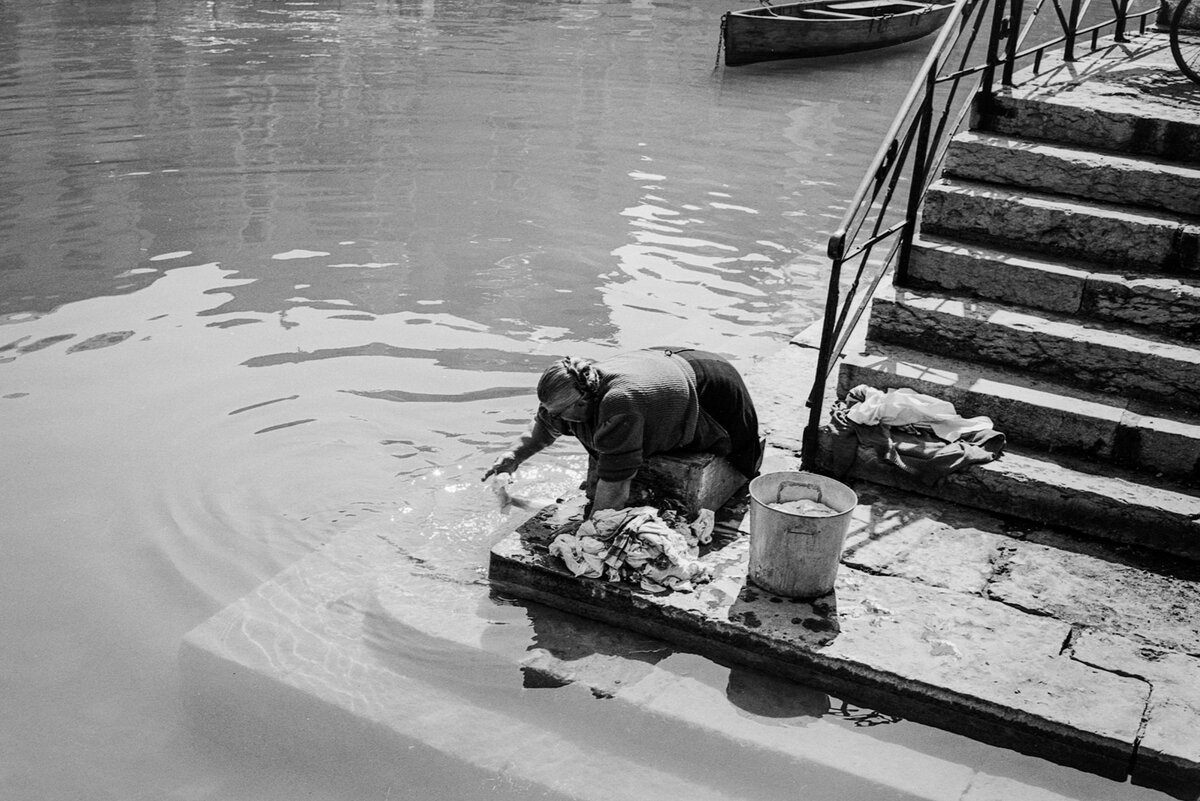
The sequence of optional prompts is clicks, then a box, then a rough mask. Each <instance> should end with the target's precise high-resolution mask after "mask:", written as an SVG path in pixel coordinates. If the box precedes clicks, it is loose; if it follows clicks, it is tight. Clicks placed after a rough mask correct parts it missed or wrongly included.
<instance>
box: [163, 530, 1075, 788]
mask: <svg viewBox="0 0 1200 801" xmlns="http://www.w3.org/2000/svg"><path fill="white" fill-rule="evenodd" d="M395 536H396V535H395V531H394V525H393V524H391V523H389V522H388V521H386V520H383V521H377V522H374V523H371V522H367V523H364V524H362V525H360V526H357V527H355V528H353V529H351V530H348V531H345V532H342V533H341V534H339V535H338V537H337V538H336V539H335V540H333V541H332V542H330V543H329V544H327V545H325V546H324V547H323V548H321V549H320V550H318V551H317V552H314V553H313V554H310V555H309V556H307V557H305V558H303V559H302V560H300V561H299V562H298V563H297V564H295V565H293V566H292V567H290V568H288V569H287V570H285V571H283V572H282V573H280V574H279V575H278V576H276V577H275V578H273V579H271V580H270V581H268V582H266V583H265V584H263V585H262V586H261V587H259V588H258V589H256V590H255V591H254V592H252V593H250V594H249V595H247V596H246V597H244V598H242V599H240V600H238V601H237V602H235V603H233V604H231V605H230V606H228V607H226V608H225V609H223V610H221V611H220V612H218V613H217V614H216V615H214V616H213V617H212V618H210V619H209V620H207V621H205V622H203V623H202V624H200V625H199V626H197V627H196V628H195V629H193V630H192V631H191V632H189V633H188V634H187V636H186V637H185V638H184V641H183V644H182V647H181V650H180V669H181V681H182V684H183V697H184V700H185V702H186V703H187V705H188V707H189V709H190V710H191V713H192V715H193V719H194V721H195V722H196V724H197V725H198V727H199V728H200V729H201V730H202V731H204V732H206V733H208V734H211V735H212V736H213V737H214V739H217V740H219V741H221V742H223V743H224V744H226V745H227V746H228V747H232V748H237V749H243V750H246V751H248V752H252V753H255V754H256V755H258V756H260V757H265V758H271V759H292V758H296V755H297V753H299V754H306V755H309V756H308V757H307V758H308V760H310V761H308V762H306V767H307V768H308V769H323V768H318V767H317V766H314V765H313V764H312V762H311V760H312V756H311V755H312V754H317V755H321V756H320V759H321V760H322V761H321V764H322V765H325V764H326V761H327V762H328V765H329V766H336V767H337V769H338V771H339V772H349V773H350V774H352V775H355V776H358V775H360V774H361V776H362V777H363V780H364V781H367V779H368V778H369V780H370V781H371V782H373V783H378V784H379V785H380V791H379V792H377V793H369V794H364V795H363V796H362V797H384V792H383V789H384V788H386V786H388V785H390V784H397V786H400V784H398V783H402V786H406V787H410V788H411V787H415V786H419V783H420V782H421V781H425V782H429V783H430V786H431V788H436V790H433V789H431V791H430V793H428V795H427V796H426V797H430V798H434V797H437V798H457V799H475V798H478V799H483V798H488V799H491V798H512V799H523V798H533V797H537V798H548V799H560V800H563V801H565V800H567V799H572V800H573V799H594V801H622V800H626V799H627V800H628V801H640V800H641V799H645V798H689V799H693V798H694V799H705V801H734V799H738V800H742V799H751V798H753V799H756V801H758V800H759V799H761V800H762V801H770V800H771V799H775V800H776V801H791V800H792V799H794V798H795V792H796V787H797V784H798V782H799V783H801V784H805V783H808V782H813V783H814V786H817V787H820V788H822V790H823V791H827V792H828V794H829V795H830V797H852V798H883V797H886V798H896V799H902V800H903V801H924V800H927V801H960V800H961V799H964V798H966V799H978V801H986V798H987V796H986V795H977V794H976V791H975V790H974V789H973V788H972V784H973V782H975V781H976V775H975V774H976V772H975V770H974V769H972V768H970V767H968V766H964V765H961V764H958V763H956V762H955V761H954V760H953V759H943V758H941V757H938V756H936V755H934V754H926V753H923V752H922V751H921V750H914V749H912V748H909V747H906V746H904V745H902V744H898V743H890V742H883V741H880V740H879V739H878V738H876V737H875V736H873V735H872V734H871V733H870V732H868V731H867V730H865V729H860V728H858V727H857V726H856V718H862V719H871V718H872V717H874V719H877V720H878V721H879V722H881V723H883V722H888V720H889V718H888V716H885V715H874V713H872V712H871V710H866V709H860V708H855V707H853V705H847V706H846V707H845V708H844V709H842V708H839V707H840V705H839V707H833V706H831V703H830V698H829V697H828V696H827V695H826V694H825V693H823V692H818V691H815V690H813V689H811V688H807V687H804V686H801V685H797V684H795V683H793V682H791V681H788V680H785V679H781V678H779V677H776V676H771V675H767V674H762V673H759V672H757V671H754V670H750V669H744V668H739V669H737V670H736V671H733V672H731V671H730V670H729V669H728V668H722V667H721V666H720V665H717V664H714V663H711V662H708V661H707V660H703V659H701V658H699V657H697V656H695V655H694V654H689V653H680V652H678V651H677V649H675V648H673V647H671V646H669V645H667V644H666V643H664V642H663V641H661V640H655V639H650V638H648V637H645V636H642V635H638V634H634V633H632V632H629V631H624V630H621V629H617V628H612V627H609V626H603V625H600V624H594V623H592V622H590V621H586V620H581V619H579V618H576V617H574V616H572V615H564V614H563V613H561V612H558V611H556V610H554V609H547V608H543V607H536V608H529V609H527V608H525V607H523V606H518V605H515V604H513V603H512V602H511V601H510V600H506V599H504V598H496V597H493V596H492V595H491V594H490V593H491V590H490V588H489V586H488V585H487V584H486V583H484V582H480V581H479V580H478V579H477V578H473V579H468V580H466V581H456V580H454V579H452V578H451V577H449V576H448V575H446V574H444V573H441V572H437V571H434V572H431V570H430V565H429V563H428V560H425V559H423V558H416V557H410V556H407V555H406V553H405V551H404V550H403V549H400V548H397V547H396V545H395V544H394V541H395ZM473 573H474V571H472V575H473ZM447 666H453V669H449V670H448V669H447ZM793 718H794V720H792V719H793ZM906 725H910V724H906ZM929 736H932V737H935V738H936V737H938V736H939V735H938V733H937V732H932V731H931V732H929V733H927V734H926V735H925V737H926V738H927V737H929ZM947 736H948V735H947ZM731 753H734V754H737V759H738V760H739V767H738V769H737V770H736V771H730V770H729V769H728V758H729V755H730V754H731ZM427 765H428V766H430V767H429V768H428V769H429V770H431V771H433V772H434V774H433V776H424V774H423V769H424V767H425V766H427ZM914 766H919V767H918V768H917V769H915V770H912V768H914ZM610 774H611V775H610ZM747 777H752V779H751V780H750V781H747ZM434 781H436V782H438V783H437V784H434V783H433V782H434ZM447 782H449V785H447ZM1006 784H1007V785H1008V786H1009V789H1010V790H1011V791H1013V792H1017V793H1019V792H1021V791H1036V790H1035V789H1034V788H1029V787H1026V786H1024V785H1023V784H1022V783H1021V782H1019V781H1013V782H1010V783H1006ZM406 797H408V796H406ZM1049 797H1056V796H1049Z"/></svg>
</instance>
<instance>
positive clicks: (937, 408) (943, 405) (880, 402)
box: [846, 387, 992, 442]
mask: <svg viewBox="0 0 1200 801" xmlns="http://www.w3.org/2000/svg"><path fill="white" fill-rule="evenodd" d="M862 389H863V390H865V394H866V397H865V398H864V399H863V400H861V401H859V402H858V403H856V404H854V405H853V406H851V407H850V410H849V411H848V412H846V417H847V418H849V419H850V420H851V421H852V422H855V423H858V424H859V425H866V426H874V425H879V424H881V423H882V424H884V425H889V426H897V427H899V426H907V425H926V426H929V428H930V430H932V431H933V433H934V435H936V436H937V437H938V438H939V439H944V440H945V441H946V442H954V441H955V440H957V439H960V438H962V437H964V436H965V435H967V434H970V433H973V432H976V431H986V430H987V429H989V428H991V427H992V420H991V418H989V417H984V416H980V417H971V418H966V417H962V416H961V415H959V414H958V412H956V411H955V410H954V404H952V403H950V402H949V401H944V400H941V399H940V398H934V397H932V396H930V395H922V394H920V393H919V392H914V391H913V390H911V389H909V388H907V387H903V388H900V389H889V390H888V391H887V392H884V391H883V390H880V389H876V388H874V387H862Z"/></svg>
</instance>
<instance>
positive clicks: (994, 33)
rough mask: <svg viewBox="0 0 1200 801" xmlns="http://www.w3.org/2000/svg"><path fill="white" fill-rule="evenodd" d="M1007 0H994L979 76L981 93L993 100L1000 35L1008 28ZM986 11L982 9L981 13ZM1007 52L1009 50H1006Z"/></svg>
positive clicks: (998, 60) (998, 59)
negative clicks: (1005, 13)
mask: <svg viewBox="0 0 1200 801" xmlns="http://www.w3.org/2000/svg"><path fill="white" fill-rule="evenodd" d="M1004 7H1005V0H992V27H991V30H989V32H988V41H987V53H986V56H985V61H984V67H983V74H982V75H981V76H980V78H979V94H980V95H982V96H983V97H984V98H985V99H987V100H991V98H992V94H993V93H994V92H993V88H992V87H993V84H994V82H995V76H996V65H997V64H999V63H1000V37H1001V36H1004V31H1005V29H1006V28H1009V29H1011V26H1006V25H1005V20H1004ZM982 13H984V12H983V11H980V14H982ZM1006 52H1007V50H1006Z"/></svg>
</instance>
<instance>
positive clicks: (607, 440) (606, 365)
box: [530, 350, 728, 481]
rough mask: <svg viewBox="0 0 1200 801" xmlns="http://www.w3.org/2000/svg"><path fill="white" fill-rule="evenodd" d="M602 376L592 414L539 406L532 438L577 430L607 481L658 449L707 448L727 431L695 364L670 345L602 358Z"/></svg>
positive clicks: (543, 439) (546, 439)
mask: <svg viewBox="0 0 1200 801" xmlns="http://www.w3.org/2000/svg"><path fill="white" fill-rule="evenodd" d="M595 368H596V370H597V372H598V374H599V377H600V386H599V390H598V392H597V395H596V399H595V400H594V401H593V403H592V404H591V405H590V406H589V408H588V416H587V417H588V419H587V420H585V421H583V422H570V421H567V420H563V419H562V418H561V417H553V416H551V415H549V414H548V413H547V412H546V411H545V409H544V408H543V409H539V410H538V414H537V418H536V421H535V423H534V429H533V436H532V440H533V442H532V443H530V444H531V445H533V443H537V446H539V447H544V446H545V445H548V444H549V443H551V442H553V441H554V440H555V439H557V438H558V437H559V435H560V434H573V435H575V436H576V437H577V438H578V439H579V441H580V442H581V443H582V444H583V446H584V448H586V449H587V451H588V453H590V454H591V455H592V456H593V457H595V459H596V463H597V474H598V476H599V478H601V479H603V480H605V481H624V480H625V479H628V478H632V477H633V476H634V474H635V473H637V471H638V468H640V467H641V466H642V463H643V462H644V461H645V460H646V459H647V458H649V457H650V456H653V455H655V454H658V453H666V452H669V451H700V450H707V449H709V448H710V447H712V446H713V445H714V444H715V443H717V442H719V441H720V440H721V439H722V438H724V439H726V440H727V439H728V435H727V434H726V433H725V431H724V429H722V428H721V427H720V426H719V425H718V424H717V423H716V422H715V421H714V420H712V418H711V417H710V416H709V415H708V414H706V413H704V412H702V411H701V409H700V402H699V398H698V396H697V392H696V376H695V373H694V372H693V370H692V367H691V365H689V364H688V363H687V361H685V360H684V359H683V358H681V357H679V356H676V355H672V354H671V352H670V351H667V350H639V351H633V352H631V353H623V354H620V355H618V356H613V357H611V358H609V359H605V360H603V361H601V362H597V363H596V365H595Z"/></svg>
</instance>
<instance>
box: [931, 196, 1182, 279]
mask: <svg viewBox="0 0 1200 801" xmlns="http://www.w3.org/2000/svg"><path fill="white" fill-rule="evenodd" d="M921 228H922V230H923V231H926V232H928V233H932V234H936V235H940V236H943V237H946V238H949V239H964V240H967V241H977V242H984V243H1004V244H1008V243H1011V242H1020V243H1021V245H1022V247H1023V248H1025V249H1029V250H1036V251H1040V252H1045V253H1052V254H1055V255H1065V256H1069V257H1075V258H1081V259H1088V260H1094V261H1097V262H1101V263H1106V264H1111V265H1114V266H1116V267H1119V268H1121V269H1136V270H1150V271H1161V272H1170V273H1192V274H1195V273H1197V272H1200V219H1197V218H1195V217H1184V216H1181V215H1178V214H1173V213H1170V212H1165V211H1164V212H1150V211H1147V210H1144V209H1137V208H1134V207H1130V206H1116V205H1104V204H1099V203H1091V202H1085V201H1082V200H1077V199H1068V198H1063V197H1060V196H1055V195H1047V194H1041V193H1036V192H1030V191H1014V190H1009V189H1004V188H1001V187H998V186H994V185H991V184H982V183H977V182H972V181H961V180H952V179H946V178H942V179H939V180H938V181H936V182H935V183H934V184H933V185H932V186H931V187H930V188H929V191H928V193H927V194H926V196H925V203H924V207H923V211H922V218H921Z"/></svg>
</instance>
